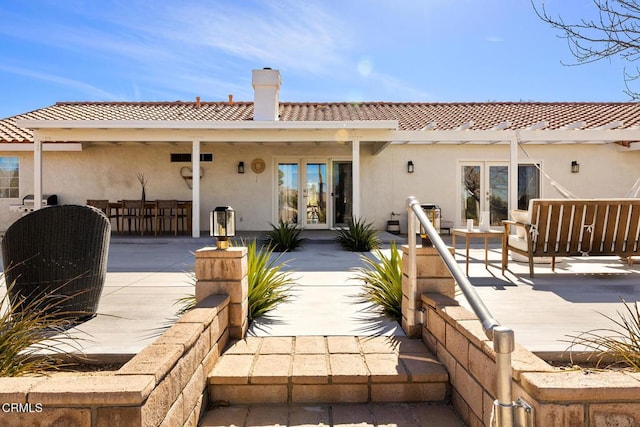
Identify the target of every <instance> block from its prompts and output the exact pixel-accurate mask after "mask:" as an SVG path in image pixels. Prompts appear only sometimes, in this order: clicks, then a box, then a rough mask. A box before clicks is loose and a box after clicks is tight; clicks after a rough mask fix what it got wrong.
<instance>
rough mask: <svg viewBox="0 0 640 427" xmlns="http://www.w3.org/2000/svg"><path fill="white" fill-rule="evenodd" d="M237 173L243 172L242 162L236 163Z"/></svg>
mask: <svg viewBox="0 0 640 427" xmlns="http://www.w3.org/2000/svg"><path fill="white" fill-rule="evenodd" d="M238 173H244V162H240V163H238Z"/></svg>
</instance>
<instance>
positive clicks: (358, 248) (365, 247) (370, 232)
mask: <svg viewBox="0 0 640 427" xmlns="http://www.w3.org/2000/svg"><path fill="white" fill-rule="evenodd" d="M336 241H337V242H338V244H339V245H340V246H341V247H342V248H343V249H346V250H348V251H351V252H367V251H370V250H372V249H377V248H379V247H380V239H379V238H378V232H377V231H376V230H375V229H374V228H373V224H372V223H370V222H366V221H365V220H364V219H362V218H359V219H357V220H356V219H351V221H349V224H348V226H347V228H341V229H338V235H337V236H336Z"/></svg>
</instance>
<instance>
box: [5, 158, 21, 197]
mask: <svg viewBox="0 0 640 427" xmlns="http://www.w3.org/2000/svg"><path fill="white" fill-rule="evenodd" d="M18 197H20V162H19V160H18V158H17V157H0V199H17V198H18Z"/></svg>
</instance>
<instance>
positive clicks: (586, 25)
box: [531, 0, 640, 100]
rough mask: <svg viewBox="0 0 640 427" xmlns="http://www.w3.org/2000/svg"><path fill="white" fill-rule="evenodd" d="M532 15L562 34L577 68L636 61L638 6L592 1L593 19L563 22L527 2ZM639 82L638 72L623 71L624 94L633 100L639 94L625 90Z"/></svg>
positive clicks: (633, 0) (626, 0) (630, 0)
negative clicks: (616, 60) (604, 61)
mask: <svg viewBox="0 0 640 427" xmlns="http://www.w3.org/2000/svg"><path fill="white" fill-rule="evenodd" d="M531 1H532V5H533V8H534V9H535V12H536V14H537V15H538V16H539V17H540V19H542V20H543V21H544V22H546V23H548V24H549V25H551V26H552V27H553V28H556V29H558V30H560V31H561V32H563V33H564V34H563V35H562V36H560V37H562V38H565V39H567V42H568V44H569V49H570V50H571V53H572V55H573V56H574V57H575V58H576V61H577V63H578V64H585V63H591V62H596V61H600V60H602V59H605V58H613V57H616V56H617V57H620V58H622V59H623V60H625V61H628V62H630V63H634V62H635V61H636V60H637V59H639V58H640V2H639V1H637V0H592V1H593V6H594V7H595V8H596V9H597V18H594V19H585V18H583V19H580V20H579V21H578V22H576V23H568V22H566V21H565V20H564V19H563V18H562V16H559V15H558V16H557V17H553V16H552V15H551V14H549V12H547V9H546V7H545V5H544V3H540V5H536V3H535V0H531ZM638 78H640V68H639V67H638V66H634V67H633V69H632V70H631V71H630V70H628V69H627V68H625V70H624V80H625V85H626V87H627V89H626V90H625V92H626V93H627V94H628V95H629V96H631V97H632V98H633V99H634V100H640V93H638V92H635V91H633V90H631V89H630V88H629V82H631V81H632V80H636V79H638Z"/></svg>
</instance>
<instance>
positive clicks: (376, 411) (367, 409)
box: [199, 403, 464, 427]
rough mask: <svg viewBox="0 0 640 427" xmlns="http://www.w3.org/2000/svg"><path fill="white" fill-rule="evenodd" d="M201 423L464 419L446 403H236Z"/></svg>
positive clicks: (446, 422) (453, 422)
mask: <svg viewBox="0 0 640 427" xmlns="http://www.w3.org/2000/svg"><path fill="white" fill-rule="evenodd" d="M199 426H200V427H222V426H225V427H226V426H261V427H269V426H363V427H368V426H372V427H374V426H405V427H409V426H415V427H418V426H420V427H421V426H437V427H461V426H464V423H463V422H462V420H460V418H459V417H458V416H457V415H456V413H455V412H454V411H453V409H451V407H450V406H448V405H446V404H443V403H361V404H337V403H336V404H298V405H295V404H288V405H233V406H226V407H219V408H214V409H210V410H209V411H207V413H206V414H205V415H204V416H203V417H202V418H201V419H200V423H199Z"/></svg>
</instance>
